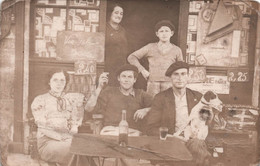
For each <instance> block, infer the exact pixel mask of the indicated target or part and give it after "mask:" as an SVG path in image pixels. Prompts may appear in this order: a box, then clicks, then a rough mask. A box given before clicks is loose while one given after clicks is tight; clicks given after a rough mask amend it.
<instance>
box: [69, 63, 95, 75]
mask: <svg viewBox="0 0 260 166" xmlns="http://www.w3.org/2000/svg"><path fill="white" fill-rule="evenodd" d="M74 68H75V69H74V70H75V74H95V73H96V61H95V60H78V61H76V62H75V64H74Z"/></svg>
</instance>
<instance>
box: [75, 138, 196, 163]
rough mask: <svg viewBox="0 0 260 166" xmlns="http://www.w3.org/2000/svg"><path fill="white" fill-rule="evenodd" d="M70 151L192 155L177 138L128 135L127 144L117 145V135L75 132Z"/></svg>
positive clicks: (175, 157) (114, 155) (159, 157)
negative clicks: (124, 145)
mask: <svg viewBox="0 0 260 166" xmlns="http://www.w3.org/2000/svg"><path fill="white" fill-rule="evenodd" d="M70 152H71V153H73V154H74V155H84V156H99V157H111V158H132V159H146V160H171V161H190V160H192V155H191V154H190V152H189V150H188V149H187V148H186V145H185V142H183V141H182V140H180V139H178V138H167V140H166V141H161V140H159V138H158V137H148V136H139V137H128V146H126V147H122V146H119V145H118V137H117V136H101V135H93V134H85V133H84V134H83V133H82V134H76V135H74V137H73V139H72V144H71V148H70Z"/></svg>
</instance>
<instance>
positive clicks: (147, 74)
mask: <svg viewBox="0 0 260 166" xmlns="http://www.w3.org/2000/svg"><path fill="white" fill-rule="evenodd" d="M141 73H142V75H143V77H144V78H145V79H146V80H148V77H149V76H150V73H149V71H147V70H145V69H144V70H142V71H141Z"/></svg>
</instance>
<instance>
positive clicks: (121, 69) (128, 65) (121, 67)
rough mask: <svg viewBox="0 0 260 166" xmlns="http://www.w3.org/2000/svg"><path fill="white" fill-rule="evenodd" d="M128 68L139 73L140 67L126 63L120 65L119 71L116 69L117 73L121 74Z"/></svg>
mask: <svg viewBox="0 0 260 166" xmlns="http://www.w3.org/2000/svg"><path fill="white" fill-rule="evenodd" d="M126 70H132V71H134V72H136V73H138V69H137V67H135V66H134V65H130V64H124V65H122V66H120V67H119V68H118V69H117V71H116V75H117V76H118V75H120V74H121V73H122V72H123V71H126Z"/></svg>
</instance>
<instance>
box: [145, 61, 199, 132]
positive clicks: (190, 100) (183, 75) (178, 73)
mask: <svg viewBox="0 0 260 166" xmlns="http://www.w3.org/2000/svg"><path fill="white" fill-rule="evenodd" d="M188 69H189V66H188V64H187V63H185V62H182V61H177V62H175V63H173V64H172V65H171V66H170V67H169V68H168V69H167V71H166V73H165V75H166V76H168V77H170V78H171V82H172V87H171V88H169V89H167V90H165V91H163V92H160V93H159V94H157V95H156V96H155V98H154V100H153V104H152V107H151V111H150V112H149V114H148V117H147V118H148V119H147V129H148V130H147V134H148V135H158V134H159V127H161V126H164V127H168V129H169V134H174V133H175V132H176V131H178V130H179V128H180V127H182V126H183V124H185V122H186V120H188V116H189V114H190V112H191V109H192V108H193V107H194V106H195V105H196V104H197V103H198V102H199V101H200V99H201V97H202V94H200V93H199V92H196V91H193V90H191V89H189V88H187V87H186V85H187V84H188V80H189V76H188Z"/></svg>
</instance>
